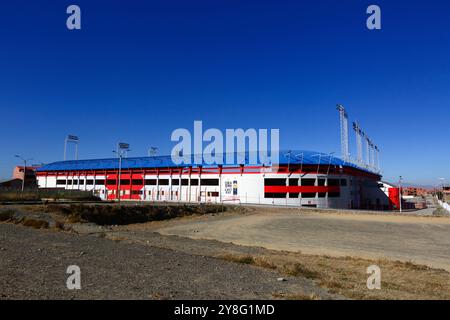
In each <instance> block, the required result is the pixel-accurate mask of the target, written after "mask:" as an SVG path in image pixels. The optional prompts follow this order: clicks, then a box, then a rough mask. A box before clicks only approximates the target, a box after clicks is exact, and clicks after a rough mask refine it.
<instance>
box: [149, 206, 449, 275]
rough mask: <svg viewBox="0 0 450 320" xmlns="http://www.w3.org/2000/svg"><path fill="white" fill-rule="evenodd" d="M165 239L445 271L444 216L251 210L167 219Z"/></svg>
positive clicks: (162, 229)
mask: <svg viewBox="0 0 450 320" xmlns="http://www.w3.org/2000/svg"><path fill="white" fill-rule="evenodd" d="M155 231H157V232H159V233H161V234H166V235H178V236H182V237H190V238H193V239H214V240H219V241H223V242H231V243H234V244H239V245H245V246H261V247H264V248H267V249H272V250H285V251H291V252H299V251H300V252H302V253H305V254H320V255H331V256H359V257H364V258H369V259H379V258H388V259H394V260H401V261H411V262H414V263H418V264H424V265H428V266H430V267H435V268H443V269H446V270H448V271H450V218H447V217H414V216H388V215H368V214H333V213H318V212H311V211H299V210H298V209H282V208H276V209H268V208H252V211H251V212H250V214H245V215H235V216H229V217H210V218H208V219H205V218H199V219H187V220H183V221H177V222H175V221H167V222H166V223H164V224H161V226H160V227H158V228H155Z"/></svg>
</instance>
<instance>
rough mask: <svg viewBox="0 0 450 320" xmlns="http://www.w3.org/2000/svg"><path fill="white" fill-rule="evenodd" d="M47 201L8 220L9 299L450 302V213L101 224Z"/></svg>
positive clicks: (261, 211) (2, 252) (241, 213)
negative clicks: (371, 274) (372, 278)
mask: <svg viewBox="0 0 450 320" xmlns="http://www.w3.org/2000/svg"><path fill="white" fill-rule="evenodd" d="M43 209H45V208H44V207H42V206H34V207H30V208H27V210H25V211H20V212H19V213H18V214H17V215H18V217H16V219H15V220H11V221H9V222H7V221H6V222H3V223H0V270H2V273H0V298H2V299H12V298H17V299H37V298H62V299H72V298H75V299H78V298H81V299H117V298H123V299H128V298H136V299H177V298H186V299H208V298H217V299H271V298H280V299H342V298H343V299H345V298H350V299H450V273H449V272H448V268H449V257H450V253H449V244H450V242H449V231H450V219H449V218H448V217H432V216H427V217H425V216H419V217H417V216H392V215H386V214H384V215H374V214H367V213H361V212H359V213H357V214H356V213H355V214H351V213H349V212H338V211H318V210H301V211H300V210H299V209H289V208H262V207H248V208H236V210H230V211H226V212H224V213H213V214H204V215H192V216H183V217H179V218H171V219H169V220H165V221H151V222H146V223H137V224H131V225H121V226H110V225H105V226H99V225H96V224H94V223H85V222H84V223H83V222H76V223H73V222H71V221H70V219H67V217H66V220H64V221H63V220H61V219H65V216H61V215H60V214H57V213H56V214H55V213H52V212H42V210H43ZM42 219H44V222H45V223H38V222H40V221H41V220H42ZM14 221H15V223H19V222H18V221H22V224H24V225H29V227H23V226H20V225H15V224H13V223H12V222H14ZM25 222H33V223H25ZM56 222H58V223H56ZM32 227H34V228H47V229H40V230H37V229H33V228H32ZM63 230H65V231H63ZM398 260H401V261H398ZM411 261H412V262H414V263H412V262H411ZM69 264H77V265H79V266H80V267H81V268H82V272H83V279H84V280H83V284H84V285H83V289H82V290H80V291H68V290H67V289H66V287H65V279H66V277H67V275H66V274H65V268H66V267H67V266H68V265H69ZM373 264H376V265H378V266H379V267H380V268H381V270H382V288H381V290H369V289H368V288H367V286H366V281H367V277H368V275H367V273H366V268H367V267H368V266H370V265H373ZM421 264H423V265H421ZM431 267H433V268H431ZM439 268H442V269H439ZM278 278H284V279H286V280H287V281H279V280H278Z"/></svg>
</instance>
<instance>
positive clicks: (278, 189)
mask: <svg viewBox="0 0 450 320" xmlns="http://www.w3.org/2000/svg"><path fill="white" fill-rule="evenodd" d="M340 191H341V188H340V187H339V186H328V187H327V186H265V187H264V192H266V193H288V192H289V193H315V192H340Z"/></svg>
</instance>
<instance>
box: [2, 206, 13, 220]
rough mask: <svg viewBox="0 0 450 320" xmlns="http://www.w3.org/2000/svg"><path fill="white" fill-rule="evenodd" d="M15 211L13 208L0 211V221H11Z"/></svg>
mask: <svg viewBox="0 0 450 320" xmlns="http://www.w3.org/2000/svg"><path fill="white" fill-rule="evenodd" d="M15 213H16V211H15V210H14V209H6V210H2V211H0V221H11V220H13V218H14V214H15Z"/></svg>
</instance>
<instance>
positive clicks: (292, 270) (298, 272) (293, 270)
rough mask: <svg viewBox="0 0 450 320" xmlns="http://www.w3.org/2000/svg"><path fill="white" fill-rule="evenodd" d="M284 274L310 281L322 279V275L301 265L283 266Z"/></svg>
mask: <svg viewBox="0 0 450 320" xmlns="http://www.w3.org/2000/svg"><path fill="white" fill-rule="evenodd" d="M283 269H284V273H286V274H288V275H290V276H294V277H299V276H301V277H304V278H308V279H317V278H320V274H319V273H318V272H316V271H313V270H310V269H308V268H307V267H305V266H304V265H302V264H301V263H294V264H285V265H284V266H283Z"/></svg>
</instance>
